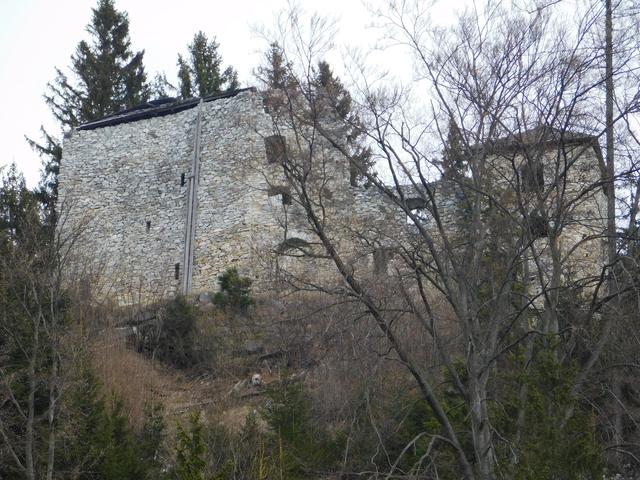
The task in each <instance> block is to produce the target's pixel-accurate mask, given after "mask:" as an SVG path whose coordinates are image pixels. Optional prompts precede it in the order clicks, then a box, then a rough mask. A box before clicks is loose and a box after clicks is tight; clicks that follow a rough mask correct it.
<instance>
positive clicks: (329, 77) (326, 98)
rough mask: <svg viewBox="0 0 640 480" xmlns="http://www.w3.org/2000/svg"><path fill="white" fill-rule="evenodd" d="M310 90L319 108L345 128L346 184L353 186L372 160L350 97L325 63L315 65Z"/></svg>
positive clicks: (362, 176)
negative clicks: (312, 91)
mask: <svg viewBox="0 0 640 480" xmlns="http://www.w3.org/2000/svg"><path fill="white" fill-rule="evenodd" d="M314 87H315V95H316V98H317V100H318V105H319V107H320V108H321V109H323V110H324V109H328V110H329V111H330V112H333V113H334V114H335V115H337V116H338V118H339V119H341V120H342V121H343V122H344V124H345V125H346V126H347V134H346V141H347V147H348V148H349V149H350V150H351V160H350V164H349V182H350V183H351V185H352V186H357V185H359V184H361V183H362V182H363V179H364V178H365V175H364V173H365V172H369V171H370V170H371V168H372V167H373V160H372V158H371V151H370V149H369V148H367V147H365V146H363V144H362V140H363V138H362V137H363V135H364V131H363V128H362V123H361V121H360V118H359V117H358V115H357V114H356V112H355V111H354V108H353V100H352V98H351V94H350V93H349V91H348V90H347V89H346V88H345V86H344V85H343V83H342V82H341V81H340V79H339V78H338V77H337V76H336V75H335V74H334V73H333V71H332V70H331V67H330V65H329V64H328V63H327V62H325V61H320V62H318V66H317V69H316V71H315V78H314Z"/></svg>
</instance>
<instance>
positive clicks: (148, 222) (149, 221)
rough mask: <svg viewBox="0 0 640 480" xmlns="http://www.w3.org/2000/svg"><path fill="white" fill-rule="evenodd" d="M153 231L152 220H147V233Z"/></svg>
mask: <svg viewBox="0 0 640 480" xmlns="http://www.w3.org/2000/svg"><path fill="white" fill-rule="evenodd" d="M150 231H151V220H147V233H149V232H150Z"/></svg>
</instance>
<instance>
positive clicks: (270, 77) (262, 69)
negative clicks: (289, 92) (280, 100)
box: [255, 42, 293, 90]
mask: <svg viewBox="0 0 640 480" xmlns="http://www.w3.org/2000/svg"><path fill="white" fill-rule="evenodd" d="M255 76H256V77H257V78H258V80H260V81H261V82H262V83H263V84H264V86H265V87H266V88H270V89H279V90H286V89H289V88H291V87H292V86H293V77H292V76H291V74H290V65H289V64H288V63H287V62H286V60H285V58H284V52H283V51H282V47H280V45H278V43H276V42H274V43H272V44H271V45H270V46H269V50H268V51H267V52H266V53H265V54H264V64H263V65H261V66H259V67H258V68H257V69H256V71H255Z"/></svg>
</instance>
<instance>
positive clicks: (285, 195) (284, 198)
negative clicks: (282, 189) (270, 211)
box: [282, 193, 293, 205]
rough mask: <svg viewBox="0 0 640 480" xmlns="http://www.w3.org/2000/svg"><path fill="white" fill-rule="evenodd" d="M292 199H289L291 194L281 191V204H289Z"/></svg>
mask: <svg viewBox="0 0 640 480" xmlns="http://www.w3.org/2000/svg"><path fill="white" fill-rule="evenodd" d="M292 202H293V200H292V199H291V194H289V193H283V194H282V205H291V203H292Z"/></svg>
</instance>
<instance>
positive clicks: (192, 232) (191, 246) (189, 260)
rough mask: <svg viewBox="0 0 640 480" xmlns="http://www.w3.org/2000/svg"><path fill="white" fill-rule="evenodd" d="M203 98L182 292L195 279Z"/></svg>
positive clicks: (189, 206)
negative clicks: (194, 266)
mask: <svg viewBox="0 0 640 480" xmlns="http://www.w3.org/2000/svg"><path fill="white" fill-rule="evenodd" d="M202 103H203V102H202V99H200V103H198V113H197V117H196V127H195V139H194V146H193V160H192V163H191V175H190V176H189V188H188V194H187V222H186V226H185V241H184V271H183V273H182V293H184V294H187V293H189V292H190V291H191V282H192V279H193V259H194V253H195V236H196V211H197V206H198V183H200V131H201V125H202Z"/></svg>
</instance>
